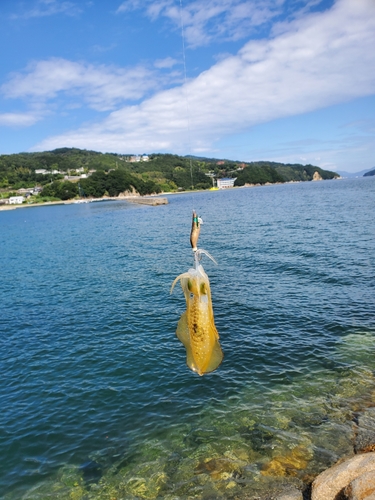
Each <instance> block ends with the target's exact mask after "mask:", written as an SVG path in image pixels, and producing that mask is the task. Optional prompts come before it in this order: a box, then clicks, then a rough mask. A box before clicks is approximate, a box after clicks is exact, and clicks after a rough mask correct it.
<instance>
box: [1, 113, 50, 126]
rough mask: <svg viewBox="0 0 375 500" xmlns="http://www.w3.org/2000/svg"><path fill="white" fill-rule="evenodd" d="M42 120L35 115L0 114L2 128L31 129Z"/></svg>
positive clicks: (38, 115) (39, 116)
mask: <svg viewBox="0 0 375 500" xmlns="http://www.w3.org/2000/svg"><path fill="white" fill-rule="evenodd" d="M41 118H42V116H41V115H40V114H35V113H0V126H6V127H30V125H34V124H35V123H36V122H37V121H39V120H40V119H41Z"/></svg>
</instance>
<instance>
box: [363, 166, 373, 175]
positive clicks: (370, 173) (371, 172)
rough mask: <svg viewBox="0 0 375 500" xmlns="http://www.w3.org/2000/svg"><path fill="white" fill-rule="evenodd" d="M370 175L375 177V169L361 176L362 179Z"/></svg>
mask: <svg viewBox="0 0 375 500" xmlns="http://www.w3.org/2000/svg"><path fill="white" fill-rule="evenodd" d="M372 175H375V168H373V169H372V170H370V171H369V172H366V173H365V174H363V177H370V176H372Z"/></svg>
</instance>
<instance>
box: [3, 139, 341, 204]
mask: <svg viewBox="0 0 375 500" xmlns="http://www.w3.org/2000/svg"><path fill="white" fill-rule="evenodd" d="M136 159H137V160H138V159H139V157H138V158H136ZM141 159H142V157H141ZM145 159H146V160H148V161H134V160H135V158H134V157H133V155H131V154H126V155H125V154H117V153H99V152H96V151H88V150H81V149H77V148H59V149H55V150H53V151H45V152H40V153H19V154H11V155H0V191H1V192H3V193H4V194H5V193H6V192H8V193H9V192H10V191H13V192H15V191H17V190H18V189H21V188H31V187H34V186H35V185H39V186H42V187H43V191H42V195H43V196H44V197H49V198H53V199H69V198H72V197H75V196H78V195H79V194H81V195H82V194H83V193H84V194H85V195H86V196H92V197H102V196H104V195H109V196H117V195H118V194H119V193H122V192H124V191H134V190H135V191H137V192H138V193H140V194H142V195H144V194H152V193H160V192H167V191H177V190H189V189H209V188H210V187H212V185H213V184H212V178H222V177H236V178H237V180H236V183H235V185H237V186H243V185H245V184H266V183H276V182H288V181H310V180H312V178H313V175H314V173H315V172H318V174H319V176H320V177H321V178H323V179H332V178H334V177H336V176H338V175H337V174H336V173H335V172H330V171H327V170H323V169H321V168H319V167H316V166H313V165H300V164H283V163H275V162H267V161H258V162H239V161H233V160H227V159H225V160H219V159H215V158H204V157H194V156H185V157H182V156H178V155H173V154H151V155H149V156H148V157H147V158H145ZM83 174H85V175H84V177H86V178H80V176H82V175H83ZM78 181H79V186H78V184H77V182H78Z"/></svg>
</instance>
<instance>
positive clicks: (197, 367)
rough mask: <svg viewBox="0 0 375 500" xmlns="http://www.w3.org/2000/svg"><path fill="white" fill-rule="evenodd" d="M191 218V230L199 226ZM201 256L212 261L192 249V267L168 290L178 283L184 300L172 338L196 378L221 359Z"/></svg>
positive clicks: (210, 370) (209, 370) (214, 368)
mask: <svg viewBox="0 0 375 500" xmlns="http://www.w3.org/2000/svg"><path fill="white" fill-rule="evenodd" d="M194 215H195V213H194V214H193V227H194V224H195V225H198V227H199V222H198V218H197V219H196V222H194ZM192 229H193V228H192ZM192 234H193V230H192ZM198 236H199V231H198ZM197 241H198V237H197V238H196V240H195V241H194V243H195V244H194V246H193V242H192V246H193V249H194V247H195V248H196V244H197ZM203 254H204V255H207V257H209V258H210V259H211V260H213V261H214V262H215V260H214V259H213V258H212V257H211V255H210V254H209V253H208V252H206V251H205V250H202V249H199V250H198V249H196V250H195V251H194V267H193V268H191V269H189V270H188V272H187V273H183V274H180V275H179V276H177V278H176V279H175V280H174V281H173V283H172V287H171V293H172V291H173V289H174V287H175V285H176V283H177V282H178V281H180V282H181V288H182V290H183V292H184V295H185V300H186V311H185V312H184V313H183V314H182V315H181V318H180V320H179V322H178V325H177V330H176V335H177V338H178V339H179V340H180V341H181V342H182V343H183V345H184V346H185V349H186V364H187V365H188V367H189V368H190V369H191V370H193V371H194V372H196V373H198V374H199V375H204V374H205V373H210V372H212V371H214V370H216V368H217V367H218V366H219V365H220V363H221V362H222V360H223V357H224V355H223V351H222V349H221V346H220V343H219V334H218V331H217V329H216V326H215V321H214V313H213V308H212V301H211V288H210V282H209V279H208V276H207V274H206V273H205V271H204V269H203V266H202V264H200V260H201V258H202V255H203ZM215 263H216V262H215Z"/></svg>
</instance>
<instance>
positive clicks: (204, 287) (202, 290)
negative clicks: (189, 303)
mask: <svg viewBox="0 0 375 500" xmlns="http://www.w3.org/2000/svg"><path fill="white" fill-rule="evenodd" d="M201 293H203V294H204V295H207V290H206V283H201Z"/></svg>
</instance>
